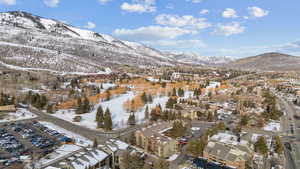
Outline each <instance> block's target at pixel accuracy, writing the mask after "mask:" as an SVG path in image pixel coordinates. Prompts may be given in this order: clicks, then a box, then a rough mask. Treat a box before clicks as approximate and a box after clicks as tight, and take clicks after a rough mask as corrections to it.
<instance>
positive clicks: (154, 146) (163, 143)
mask: <svg viewBox="0 0 300 169" xmlns="http://www.w3.org/2000/svg"><path fill="white" fill-rule="evenodd" d="M171 128H172V123H168V122H164V123H159V124H155V125H152V126H149V127H147V128H143V129H142V130H138V131H136V133H135V137H136V140H137V145H138V146H139V147H141V148H143V149H144V150H145V151H146V152H149V153H153V154H155V155H157V156H159V157H162V158H167V157H170V156H171V155H174V154H176V153H177V152H178V141H177V140H175V139H172V138H170V137H168V136H166V135H164V132H166V131H167V130H169V129H171Z"/></svg>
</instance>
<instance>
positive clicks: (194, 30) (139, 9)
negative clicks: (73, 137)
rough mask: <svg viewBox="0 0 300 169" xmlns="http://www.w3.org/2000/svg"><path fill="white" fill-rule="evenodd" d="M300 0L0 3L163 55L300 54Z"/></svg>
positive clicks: (7, 8)
mask: <svg viewBox="0 0 300 169" xmlns="http://www.w3.org/2000/svg"><path fill="white" fill-rule="evenodd" d="M299 9H300V1H299V0H288V1H282V0H0V10H1V11H3V12H4V11H11V10H22V11H26V12H30V13H33V14H35V15H39V16H43V17H46V18H53V19H57V20H60V21H64V22H66V23H68V24H70V25H74V26H76V27H81V28H85V29H90V30H93V31H96V32H99V33H105V34H109V35H112V36H114V37H116V38H118V39H122V40H128V41H135V42H140V43H143V44H146V45H149V46H151V47H155V48H158V49H161V50H165V51H176V52H194V53H197V54H199V55H206V56H212V55H213V56H234V57H244V56H251V55H256V54H261V53H264V52H271V51H275V52H276V51H277V52H284V53H288V54H293V55H298V56H300V31H299V30H300V22H299V21H298V18H297V17H299V16H300V10H299Z"/></svg>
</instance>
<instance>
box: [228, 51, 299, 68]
mask: <svg viewBox="0 0 300 169" xmlns="http://www.w3.org/2000/svg"><path fill="white" fill-rule="evenodd" d="M299 65H300V57H296V56H292V55H288V54H284V53H278V52H269V53H264V54H260V55H257V56H251V57H246V58H242V59H238V60H235V61H233V62H230V63H228V64H226V67H231V68H237V69H247V70H264V71H300V67H299Z"/></svg>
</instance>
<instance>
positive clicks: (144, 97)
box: [141, 92, 148, 104]
mask: <svg viewBox="0 0 300 169" xmlns="http://www.w3.org/2000/svg"><path fill="white" fill-rule="evenodd" d="M141 99H142V101H143V102H144V104H146V103H147V102H148V97H147V94H146V93H145V92H143V94H142V95H141Z"/></svg>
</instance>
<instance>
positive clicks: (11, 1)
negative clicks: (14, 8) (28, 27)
mask: <svg viewBox="0 0 300 169" xmlns="http://www.w3.org/2000/svg"><path fill="white" fill-rule="evenodd" d="M16 3H17V2H16V0H0V4H4V5H15V4H16Z"/></svg>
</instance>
